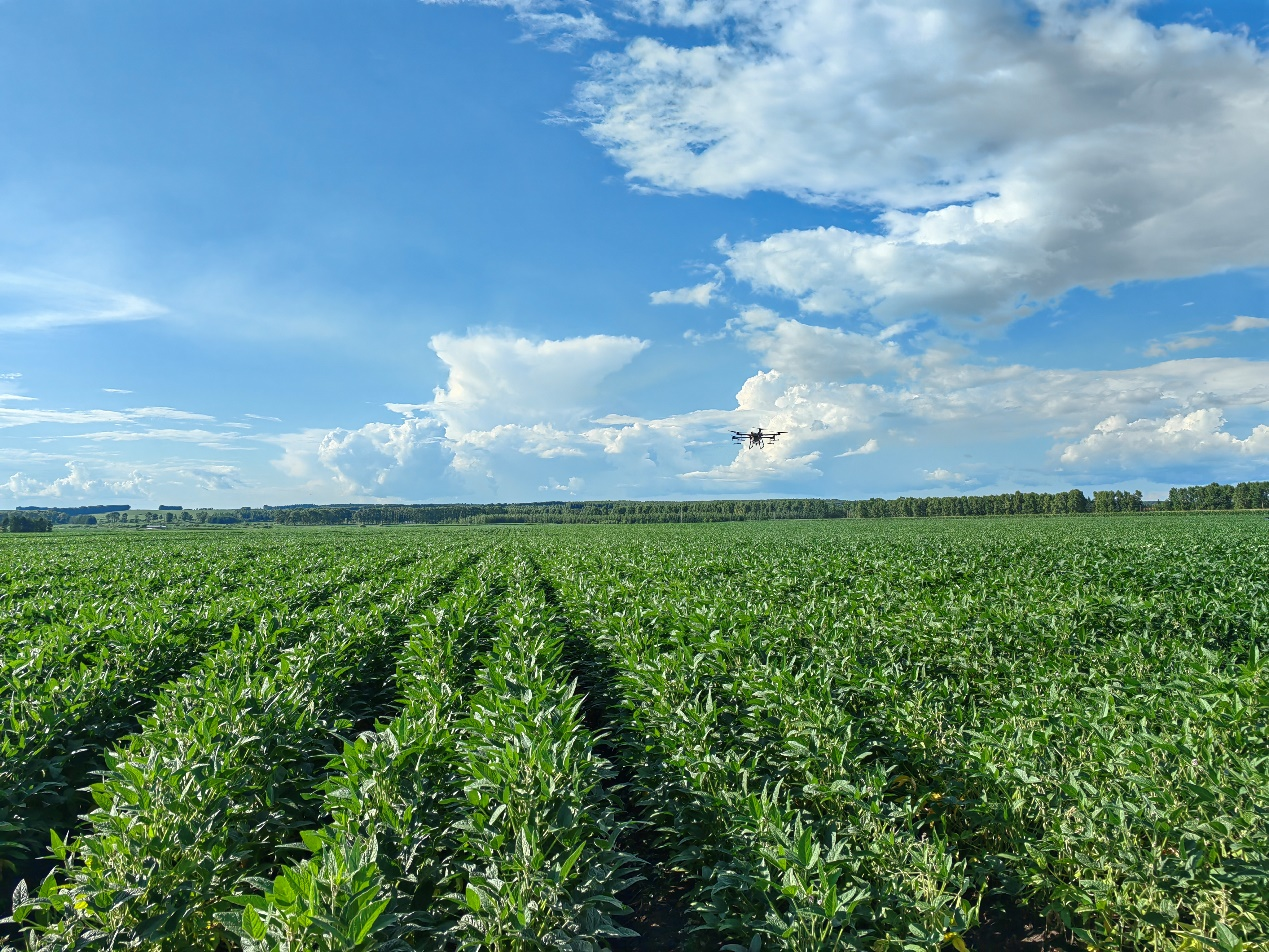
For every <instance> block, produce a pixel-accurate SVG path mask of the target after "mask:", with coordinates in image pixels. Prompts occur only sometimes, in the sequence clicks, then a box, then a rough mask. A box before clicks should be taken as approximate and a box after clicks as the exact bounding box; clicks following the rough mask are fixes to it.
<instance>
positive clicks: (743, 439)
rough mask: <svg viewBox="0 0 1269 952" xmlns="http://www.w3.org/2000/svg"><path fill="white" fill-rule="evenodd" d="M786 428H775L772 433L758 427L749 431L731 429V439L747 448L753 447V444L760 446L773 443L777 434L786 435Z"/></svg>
mask: <svg viewBox="0 0 1269 952" xmlns="http://www.w3.org/2000/svg"><path fill="white" fill-rule="evenodd" d="M787 435H788V430H776V431H775V432H774V433H768V432H766V431H764V430H763V429H762V427H758V429H756V430H754V431H752V432H751V433H742V432H741V431H740V430H732V431H731V439H732V442H733V443H744V444H746V448H747V449H753V448H754V447H755V446H756V447H759V448H762V447H764V446H766V445H767V444H768V443H774V442H775V441H776V437H777V436H787Z"/></svg>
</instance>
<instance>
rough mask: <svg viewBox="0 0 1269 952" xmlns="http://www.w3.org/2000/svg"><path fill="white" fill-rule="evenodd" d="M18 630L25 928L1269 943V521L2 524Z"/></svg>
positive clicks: (589, 945) (59, 932)
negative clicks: (92, 531)
mask: <svg viewBox="0 0 1269 952" xmlns="http://www.w3.org/2000/svg"><path fill="white" fill-rule="evenodd" d="M0 648H2V650H3V656H2V659H0V675H2V677H0V690H2V691H3V694H2V695H0V696H2V699H3V700H2V703H3V707H2V708H0V714H2V715H3V717H4V722H3V728H2V729H3V734H2V735H0V868H2V869H3V874H4V875H3V878H4V883H5V886H4V891H5V892H6V893H13V894H14V896H15V899H16V905H15V907H14V909H13V910H12V911H13V915H14V918H16V919H17V920H18V922H19V923H20V925H21V929H22V930H23V931H22V932H21V933H19V932H18V930H17V929H16V928H11V929H10V932H9V933H8V935H9V939H8V941H9V942H10V943H11V944H13V945H14V946H17V947H24V946H25V945H26V944H28V943H29V944H30V945H31V946H32V947H35V948H40V949H48V950H69V949H107V948H153V949H170V950H185V949H193V950H221V949H237V948H243V949H246V950H257V949H258V950H284V949H285V950H322V949H332V950H334V949H385V950H386V949H446V948H454V949H459V948H473V949H475V948H479V949H489V950H493V949H499V950H502V949H505V950H511V949H576V950H583V949H602V948H609V947H613V948H620V949H640V948H649V949H651V948H679V947H682V948H699V949H720V948H727V949H736V950H758V949H768V950H770V949H791V950H815V949H837V948H841V949H867V950H883V949H889V950H899V949H941V948H955V949H962V948H967V947H968V948H975V947H976V948H979V949H990V948H1001V947H1004V945H1003V943H1004V941H1005V939H1003V938H1002V936H1005V935H1008V934H1013V935H1015V936H1016V935H1018V934H1021V933H1023V932H1025V931H1026V930H1027V929H1039V928H1040V927H1041V926H1042V925H1043V924H1044V923H1045V922H1047V924H1048V927H1049V932H1050V933H1051V935H1049V937H1048V938H1047V939H1045V941H1048V942H1050V943H1051V944H1056V943H1057V942H1059V941H1062V940H1064V939H1065V940H1070V941H1076V940H1077V942H1076V944H1077V947H1080V948H1083V947H1092V948H1095V949H1143V950H1144V949H1167V950H1179V949H1193V950H1198V949H1221V950H1228V952H1236V950H1240V949H1254V948H1265V947H1266V943H1269V665H1267V663H1266V658H1265V656H1266V653H1267V649H1269V521H1266V520H1265V519H1264V518H1263V516H1149V517H1147V516H1136V517H1122V518H1105V519H1100V518H1092V517H1088V518H1082V517H1073V518H1067V519H1008V520H948V521H944V520H928V521H921V522H909V521H899V520H895V521H876V522H860V521H855V520H837V521H833V522H775V523H733V524H724V525H716V526H682V527H680V526H673V525H670V526H634V527H619V526H572V527H550V526H534V527H505V528H471V529H441V528H418V529H405V528H402V529H390V530H389V529H385V530H355V529H295V530H273V531H271V532H268V533H263V532H251V531H240V532H220V533H204V534H199V533H194V532H191V533H180V532H171V533H155V534H153V535H150V534H146V535H122V534H111V533H102V534H101V535H95V536H87V535H72V534H69V533H67V534H61V533H56V534H53V535H51V536H48V535H46V536H42V537H29V538H21V537H6V538H5V540H4V542H3V543H2V544H0ZM85 788H87V789H85ZM50 854H51V855H52V856H53V857H54V859H52V860H49V859H44V857H47V856H49V855H50ZM50 867H52V872H51V873H50V874H49V875H48V878H44V874H45V873H46V872H47V871H48V870H49V869H50ZM41 883H42V884H41ZM15 889H16V892H15V891H14V890H15ZM0 908H3V907H0ZM632 933H640V937H637V938H636V937H633V936H632ZM1030 938H1033V939H1037V940H1039V939H1042V938H1044V937H1043V936H1041V935H1039V934H1038V933H1037V934H1033V935H1031V936H1030ZM0 941H4V940H0ZM1035 947H1040V946H1035Z"/></svg>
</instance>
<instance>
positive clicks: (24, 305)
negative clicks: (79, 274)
mask: <svg viewBox="0 0 1269 952" xmlns="http://www.w3.org/2000/svg"><path fill="white" fill-rule="evenodd" d="M165 313H167V312H166V309H165V308H163V307H161V306H160V305H158V304H155V303H154V302H153V301H148V300H146V299H145V298H143V297H140V296H138V295H135V294H128V293H126V292H123V291H116V290H113V289H111V288H104V287H101V286H99V285H95V284H90V283H88V282H86V281H80V280H77V279H75V278H69V277H66V276H64V275H59V274H50V273H48V272H42V271H40V272H23V273H15V272H0V332H6V331H9V332H12V331H39V330H47V329H49V328H54V327H67V326H71V325H76V324H106V323H114V322H120V321H145V320H150V319H151V318H155V317H158V316H160V315H162V314H165Z"/></svg>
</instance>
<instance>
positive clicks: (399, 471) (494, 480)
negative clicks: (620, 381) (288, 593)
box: [287, 332, 648, 495]
mask: <svg viewBox="0 0 1269 952" xmlns="http://www.w3.org/2000/svg"><path fill="white" fill-rule="evenodd" d="M431 345H432V349H433V350H434V351H435V352H436V354H437V356H438V357H440V359H441V360H442V362H443V363H444V364H445V365H446V368H447V371H448V373H447V377H446V381H445V384H444V386H441V387H437V388H436V390H435V391H434V396H433V399H432V400H431V401H429V402H427V403H391V404H388V405H387V409H389V410H390V411H392V412H394V413H398V414H401V415H402V416H403V417H404V419H403V420H402V421H401V422H400V423H370V424H367V425H366V426H363V427H360V428H358V429H356V430H351V431H350V430H335V431H332V432H330V433H328V434H325V435H324V436H323V437H322V438H321V442H320V445H319V447H318V449H317V452H316V454H315V457H314V461H315V462H316V463H317V464H319V465H320V466H321V467H323V468H324V469H325V470H327V471H329V472H331V473H333V474H334V475H335V478H336V479H337V481H338V482H339V484H340V485H341V486H342V487H343V488H345V489H346V490H348V491H352V492H358V493H363V494H372V495H373V494H380V493H387V492H392V491H394V490H395V491H396V492H397V493H398V494H400V493H408V492H414V493H416V494H423V493H430V494H433V495H434V494H435V493H436V492H437V490H441V491H443V492H452V491H455V490H456V489H458V488H460V486H461V485H462V481H463V480H466V481H467V485H472V484H473V482H472V481H475V484H479V485H482V486H486V487H490V486H494V487H496V486H497V485H498V479H499V474H500V473H501V474H503V475H504V479H505V474H506V473H508V472H510V471H511V470H513V469H516V468H518V469H520V470H522V471H523V474H522V475H524V476H526V477H528V478H532V477H533V475H535V474H536V470H534V469H533V467H532V464H530V463H529V461H528V460H529V459H530V458H536V459H538V460H552V459H557V458H560V457H569V456H582V455H585V452H586V451H585V449H584V447H586V446H589V447H590V448H591V449H592V450H595V451H596V452H598V451H599V450H598V447H595V446H594V445H593V444H591V441H589V440H588V439H587V438H586V437H585V436H584V435H582V434H581V433H579V432H578V431H579V429H581V428H583V427H584V425H585V424H586V421H587V420H588V419H589V416H590V414H592V413H593V411H594V409H595V407H596V404H597V403H598V401H599V398H600V388H601V385H603V383H604V382H605V381H606V380H607V379H608V378H610V377H611V376H612V375H613V374H615V373H616V372H618V371H619V370H621V369H622V368H623V367H625V366H626V365H627V364H629V363H630V361H632V360H633V359H634V358H635V357H636V356H637V355H638V354H639V353H641V352H642V351H643V350H644V349H645V348H646V347H647V346H648V342H647V341H644V340H640V339H639V338H635V337H615V336H611V335H605V334H594V335H590V336H587V337H572V338H565V339H563V340H542V341H533V340H529V339H528V338H525V337H519V336H515V335H512V334H506V333H494V332H477V333H470V334H467V335H464V336H461V337H459V336H456V335H453V334H438V335H436V336H435V337H433V338H432V342H431ZM300 460H301V457H300V456H298V455H297V454H296V453H295V452H294V451H292V452H291V454H290V456H289V458H288V463H287V465H290V466H293V467H296V466H302V463H301V462H300ZM495 460H502V461H503V462H502V463H501V464H500V465H496V466H495V465H494V461H495ZM508 460H510V461H512V462H508ZM542 478H545V474H541V475H540V476H539V479H538V481H536V482H533V483H532V485H539V483H540V482H541V479H542ZM528 485H529V484H528V483H525V482H523V480H521V481H519V482H518V483H517V486H518V487H523V486H528Z"/></svg>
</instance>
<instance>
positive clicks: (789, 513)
mask: <svg viewBox="0 0 1269 952" xmlns="http://www.w3.org/2000/svg"><path fill="white" fill-rule="evenodd" d="M161 509H162V511H161V512H157V513H156V512H152V511H149V512H147V511H144V510H140V511H129V507H128V506H77V507H67V508H64V509H51V508H38V509H37V508H36V507H34V506H25V507H22V508H21V509H20V510H19V511H17V512H14V513H11V514H9V515H8V516H7V517H6V516H4V515H3V514H0V531H5V532H47V531H49V529H51V527H52V526H53V525H64V524H67V523H69V524H73V525H93V524H95V523H100V522H103V521H104V522H105V523H106V524H107V525H118V526H122V525H129V524H137V525H144V524H153V523H154V522H159V523H162V524H165V525H174V524H185V525H190V524H196V525H241V524H243V523H267V522H275V523H277V524H279V525H291V526H348V525H410V524H423V525H492V524H506V523H607V524H621V523H652V522H683V523H687V522H694V523H695V522H741V521H756V520H765V519H915V518H923V517H930V516H1019V515H1051V516H1066V515H1078V514H1083V513H1122V512H1144V511H1146V510H1153V511H1175V512H1184V511H1194V510H1208V509H1217V510H1240V509H1269V481H1265V482H1244V483H1237V484H1232V485H1231V484H1226V483H1209V484H1208V485H1206V486H1184V487H1174V488H1172V489H1171V490H1170V491H1169V492H1168V498H1167V499H1162V500H1158V501H1146V500H1145V499H1143V498H1142V495H1141V492H1140V490H1138V491H1135V492H1127V491H1125V490H1119V489H1105V490H1102V489H1099V490H1097V491H1095V492H1094V493H1093V495H1092V497H1091V498H1090V497H1089V496H1086V495H1085V494H1084V492H1083V491H1082V490H1079V489H1069V490H1066V491H1065V492H1057V493H1034V492H1021V491H1017V492H1012V493H997V494H992V495H979V496H899V497H898V498H895V499H886V498H882V497H873V498H871V499H713V500H700V501H691V502H687V501H684V502H672V501H650V500H645V501H640V500H591V501H585V502H528V503H426V504H418V505H408V504H361V503H344V504H339V505H329V506H320V505H311V504H307V503H306V504H302V505H295V506H265V507H263V508H259V509H253V508H251V507H250V506H243V507H241V508H239V509H197V510H191V509H185V510H182V509H181V508H180V507H178V506H163V507H161ZM37 513H38V514H37Z"/></svg>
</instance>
